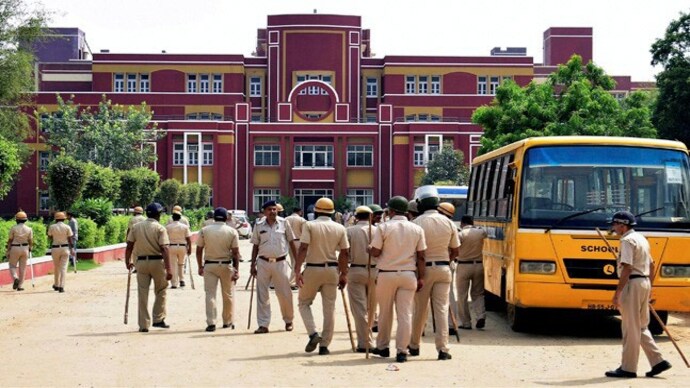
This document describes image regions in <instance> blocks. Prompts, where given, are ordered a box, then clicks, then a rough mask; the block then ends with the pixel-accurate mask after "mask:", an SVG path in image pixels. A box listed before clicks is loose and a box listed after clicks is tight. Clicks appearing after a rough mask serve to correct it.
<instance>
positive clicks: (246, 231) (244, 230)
mask: <svg viewBox="0 0 690 388" xmlns="http://www.w3.org/2000/svg"><path fill="white" fill-rule="evenodd" d="M229 213H230V215H231V216H232V218H231V219H230V220H228V224H229V225H230V226H232V227H233V228H235V229H237V233H239V235H240V238H249V237H251V235H252V225H251V224H250V223H249V218H248V217H247V212H245V211H244V210H230V211H229Z"/></svg>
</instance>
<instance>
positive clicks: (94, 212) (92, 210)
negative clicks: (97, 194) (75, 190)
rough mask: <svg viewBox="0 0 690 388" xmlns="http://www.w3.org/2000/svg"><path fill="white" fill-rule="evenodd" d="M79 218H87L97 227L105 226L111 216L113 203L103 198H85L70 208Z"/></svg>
mask: <svg viewBox="0 0 690 388" xmlns="http://www.w3.org/2000/svg"><path fill="white" fill-rule="evenodd" d="M72 211H74V212H75V213H76V214H77V215H79V216H80V217H89V218H90V219H92V220H93V221H94V222H96V224H98V226H103V225H105V224H106V223H107V222H108V220H109V219H110V217H112V214H113V203H112V202H110V201H109V200H107V199H105V198H87V199H84V200H81V201H77V203H75V204H74V206H73V207H72Z"/></svg>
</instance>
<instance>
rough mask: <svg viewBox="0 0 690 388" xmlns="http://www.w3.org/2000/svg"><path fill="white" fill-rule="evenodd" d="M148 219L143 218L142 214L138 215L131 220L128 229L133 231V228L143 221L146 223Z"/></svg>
mask: <svg viewBox="0 0 690 388" xmlns="http://www.w3.org/2000/svg"><path fill="white" fill-rule="evenodd" d="M145 220H146V217H144V216H142V215H141V214H137V215H136V216H134V217H132V218H130V219H129V223H127V229H129V230H132V227H133V226H134V225H136V224H138V223H140V222H141V221H145Z"/></svg>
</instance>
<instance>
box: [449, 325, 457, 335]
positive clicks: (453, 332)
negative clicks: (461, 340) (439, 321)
mask: <svg viewBox="0 0 690 388" xmlns="http://www.w3.org/2000/svg"><path fill="white" fill-rule="evenodd" d="M457 334H458V331H457V330H456V329H453V328H452V327H451V328H449V329H448V335H449V336H454V335H457Z"/></svg>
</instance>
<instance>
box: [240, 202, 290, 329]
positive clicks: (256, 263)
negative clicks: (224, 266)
mask: <svg viewBox="0 0 690 388" xmlns="http://www.w3.org/2000/svg"><path fill="white" fill-rule="evenodd" d="M262 209H263V211H264V215H265V216H266V220H265V221H264V222H262V223H260V224H258V225H256V227H255V228H254V231H253V232H252V238H251V243H252V244H253V248H252V264H251V270H250V271H251V274H252V275H253V276H256V280H257V282H256V320H257V323H258V324H259V328H258V329H256V331H254V334H265V333H268V326H269V324H270V323H271V303H270V300H269V291H268V286H269V284H273V285H274V286H275V291H276V296H277V297H278V303H279V304H280V312H281V314H282V316H283V321H284V322H285V330H286V331H292V329H293V325H292V320H293V319H294V317H295V311H294V308H293V305H292V290H291V289H290V272H291V271H290V268H289V266H288V262H287V260H286V259H287V255H288V251H291V250H292V251H294V249H295V248H294V247H292V246H291V245H292V240H293V239H294V235H293V233H292V228H291V227H290V224H289V223H287V221H286V219H284V218H282V217H278V206H277V204H276V202H275V201H267V202H266V203H264V204H263V206H262ZM290 248H291V249H290ZM293 255H296V254H295V253H294V252H293Z"/></svg>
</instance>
